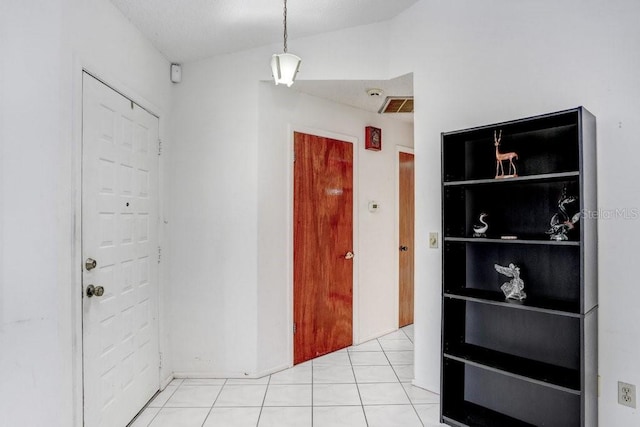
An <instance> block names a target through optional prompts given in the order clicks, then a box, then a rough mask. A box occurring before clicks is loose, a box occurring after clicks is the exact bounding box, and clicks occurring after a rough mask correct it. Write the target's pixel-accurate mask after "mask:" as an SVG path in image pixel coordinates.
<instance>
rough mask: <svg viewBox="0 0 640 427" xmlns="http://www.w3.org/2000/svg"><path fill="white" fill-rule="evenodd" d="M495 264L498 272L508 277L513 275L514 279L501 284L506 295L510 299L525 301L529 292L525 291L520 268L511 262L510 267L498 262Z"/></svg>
mask: <svg viewBox="0 0 640 427" xmlns="http://www.w3.org/2000/svg"><path fill="white" fill-rule="evenodd" d="M493 266H494V267H495V269H496V271H497V272H498V273H500V274H504V275H505V276H507V277H513V279H511V280H510V281H508V282H505V283H504V284H503V285H502V286H500V289H502V292H503V293H504V296H505V297H507V298H510V299H515V300H518V301H524V299H525V298H526V297H527V294H526V293H525V292H524V282H523V281H522V279H521V278H520V268H519V267H517V266H515V265H513V264H509V267H503V266H501V265H498V264H494V265H493Z"/></svg>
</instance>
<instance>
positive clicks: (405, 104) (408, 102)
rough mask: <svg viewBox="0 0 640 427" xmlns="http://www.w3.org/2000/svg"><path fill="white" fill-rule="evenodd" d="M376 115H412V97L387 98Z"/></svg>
mask: <svg viewBox="0 0 640 427" xmlns="http://www.w3.org/2000/svg"><path fill="white" fill-rule="evenodd" d="M378 113H380V114H386V113H413V96H387V99H385V100H384V104H382V108H380V110H379V111H378Z"/></svg>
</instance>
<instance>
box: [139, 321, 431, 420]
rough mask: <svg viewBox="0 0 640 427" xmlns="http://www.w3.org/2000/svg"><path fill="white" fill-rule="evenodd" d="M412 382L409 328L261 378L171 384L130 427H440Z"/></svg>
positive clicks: (427, 397) (424, 396)
mask: <svg viewBox="0 0 640 427" xmlns="http://www.w3.org/2000/svg"><path fill="white" fill-rule="evenodd" d="M412 378H413V325H409V326H407V327H405V328H402V329H400V330H398V331H396V332H393V333H390V334H388V335H385V336H383V337H381V338H378V339H374V340H371V341H368V342H366V343H363V344H361V345H359V346H353V347H349V348H346V349H343V350H340V351H337V352H334V353H331V354H328V355H326V356H322V357H319V358H316V359H314V360H311V361H308V362H305V363H302V364H299V365H296V366H295V367H293V368H290V369H287V370H284V371H281V372H277V373H275V374H272V375H269V376H265V377H263V378H259V379H174V380H173V381H172V382H171V384H169V385H168V386H167V388H166V389H165V390H164V391H163V392H162V393H160V394H159V395H158V396H156V398H155V399H154V400H153V401H152V402H151V403H150V404H149V405H148V407H147V408H145V410H144V411H142V412H141V413H140V415H139V416H138V418H137V419H136V420H135V421H134V422H133V423H132V424H131V427H217V426H221V427H222V426H223V427H241V426H242V427H244V426H247V427H250V426H251V427H255V426H259V427H267V426H277V427H288V426H291V427H305V426H309V427H311V426H313V427H339V426H345V427H366V426H368V427H376V426H380V427H394V426H397V427H413V426H425V427H432V426H439V425H441V424H439V422H438V415H439V405H438V403H439V396H438V395H437V394H434V393H430V392H428V391H426V390H423V389H421V388H418V387H415V386H413V385H411V379H412Z"/></svg>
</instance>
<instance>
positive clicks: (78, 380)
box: [66, 52, 172, 427]
mask: <svg viewBox="0 0 640 427" xmlns="http://www.w3.org/2000/svg"><path fill="white" fill-rule="evenodd" d="M72 63H73V65H72V70H73V71H72V73H71V77H70V81H69V86H70V90H71V91H72V94H73V96H72V105H71V117H72V120H73V125H72V135H69V137H70V139H71V141H72V142H71V150H70V153H69V157H70V162H71V165H72V166H71V170H72V176H70V177H69V184H70V188H71V194H70V202H71V205H72V211H73V218H72V222H73V224H72V230H73V235H72V236H71V257H70V258H71V260H72V262H71V265H70V266H69V268H70V272H71V277H72V279H71V283H70V284H69V285H70V287H71V289H72V291H71V292H70V295H71V300H70V301H68V302H67V308H66V309H67V310H69V311H68V313H69V317H68V319H69V320H70V322H71V328H72V330H71V336H70V337H69V341H70V343H69V344H70V346H71V371H72V378H71V387H72V408H73V409H72V411H73V425H74V426H76V427H82V426H84V379H83V375H84V371H83V353H82V352H83V347H84V341H83V335H82V326H83V314H82V303H83V297H84V289H83V285H82V268H81V266H82V147H83V146H82V124H83V123H82V116H83V83H82V80H83V74H84V73H87V74H89V75H90V76H92V77H94V78H95V79H97V80H99V81H100V82H102V83H104V84H105V85H107V86H108V87H110V88H111V89H113V90H114V91H116V92H118V93H119V94H121V95H123V96H124V97H126V98H128V99H130V100H131V101H133V102H135V103H136V104H137V105H138V106H140V107H142V108H143V109H145V110H146V111H147V112H149V113H150V114H152V115H153V116H156V117H157V118H158V135H159V138H160V140H162V139H163V135H164V131H163V121H162V117H163V116H164V113H163V111H162V109H161V108H159V107H158V106H157V105H155V104H153V103H151V102H149V101H147V100H146V99H145V98H144V97H143V96H142V95H140V94H139V93H138V92H137V91H135V90H133V89H131V88H130V87H129V86H127V85H126V84H124V83H123V82H122V81H121V80H120V79H119V78H117V77H116V76H115V75H114V74H113V73H109V72H105V71H104V70H102V67H99V66H97V65H95V64H92V63H91V62H89V61H87V60H86V59H85V58H83V57H81V56H80V55H79V54H78V53H75V52H74V53H73V56H72ZM163 157H164V156H159V158H158V216H159V221H158V226H157V230H156V233H157V236H158V245H160V246H163V244H164V233H163V227H162V226H161V223H162V221H161V219H162V218H163V217H164V191H163V189H164V182H163V179H162V176H163V170H164V158H163ZM164 265H165V264H163V263H161V264H160V265H159V267H158V347H159V350H160V355H161V359H160V360H162V353H163V352H164V351H165V347H164V342H163V340H162V335H163V334H162V331H163V326H164V325H163V316H162V306H163V301H162V298H163V289H164V286H165V285H164V281H163V279H162V278H163V277H166V275H164V274H162V272H163V270H164V269H165V268H166V267H164ZM162 376H163V375H162V368H161V371H160V372H158V377H159V384H160V389H161V390H162V389H164V388H165V387H166V386H167V384H169V382H171V380H172V378H171V376H169V377H167V378H162ZM140 409H142V408H140Z"/></svg>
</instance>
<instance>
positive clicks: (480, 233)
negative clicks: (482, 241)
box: [473, 212, 489, 237]
mask: <svg viewBox="0 0 640 427" xmlns="http://www.w3.org/2000/svg"><path fill="white" fill-rule="evenodd" d="M488 216H489V215H487V214H486V213H484V212H482V213H481V214H480V218H479V221H480V224H481V225H478V224H474V226H473V237H487V234H486V233H487V230H488V229H489V224H487V223H486V222H485V220H484V219H485V218H486V217H488Z"/></svg>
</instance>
